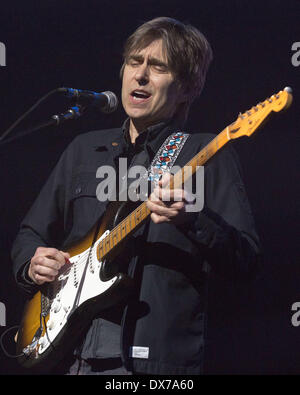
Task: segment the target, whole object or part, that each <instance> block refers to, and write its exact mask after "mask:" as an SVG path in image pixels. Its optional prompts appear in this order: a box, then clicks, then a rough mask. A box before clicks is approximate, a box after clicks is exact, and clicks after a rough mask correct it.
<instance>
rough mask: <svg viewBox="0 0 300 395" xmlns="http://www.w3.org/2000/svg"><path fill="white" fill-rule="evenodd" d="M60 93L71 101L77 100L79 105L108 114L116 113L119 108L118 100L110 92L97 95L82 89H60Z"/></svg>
mask: <svg viewBox="0 0 300 395" xmlns="http://www.w3.org/2000/svg"><path fill="white" fill-rule="evenodd" d="M58 92H62V93H64V94H65V95H66V96H67V97H69V98H71V99H72V98H75V99H76V102H77V103H79V104H83V105H87V106H88V105H92V106H95V107H99V108H100V110H101V111H102V112H105V113H107V114H108V113H111V112H113V111H115V110H116V109H117V107H118V98H117V96H116V95H115V94H114V93H113V92H110V91H105V92H101V93H97V92H93V91H87V90H81V89H73V88H58Z"/></svg>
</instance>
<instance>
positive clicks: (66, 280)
mask: <svg viewBox="0 0 300 395" xmlns="http://www.w3.org/2000/svg"><path fill="white" fill-rule="evenodd" d="M108 234H109V230H107V231H106V232H105V233H103V235H102V236H101V237H100V239H98V240H97V242H96V243H95V244H94V245H93V247H92V250H91V248H89V249H87V250H85V251H84V252H82V253H81V254H79V255H75V256H73V257H72V258H70V262H71V264H70V266H69V268H66V269H65V271H64V272H63V273H61V274H60V275H59V276H58V278H57V280H56V281H54V282H53V283H50V285H49V286H53V290H54V295H56V296H55V298H54V300H53V302H52V305H51V309H50V313H49V320H48V322H47V333H45V334H44V336H42V337H41V338H40V339H39V342H38V343H39V348H38V353H39V354H42V353H44V352H45V351H46V350H47V349H48V347H49V346H50V344H51V343H52V342H53V341H54V340H55V339H56V337H57V336H58V335H59V333H60V332H61V330H62V329H63V328H64V326H65V325H66V323H67V320H68V315H69V313H70V311H71V310H72V308H73V305H74V301H75V298H76V295H77V291H78V288H79V284H80V281H81V278H82V276H83V272H84V268H85V266H86V262H87V259H89V262H88V267H87V270H86V273H85V277H84V282H83V286H82V288H81V292H80V297H79V300H78V301H77V303H76V308H78V307H79V306H80V305H81V304H82V303H84V302H86V301H87V300H89V299H91V298H93V297H95V296H97V295H100V294H102V293H104V292H105V291H106V290H107V289H108V288H110V287H111V286H112V285H113V284H114V282H115V281H116V279H117V277H113V278H112V279H111V280H108V281H105V282H103V281H101V279H100V277H99V272H100V268H101V265H102V263H101V262H99V261H98V259H97V245H98V244H99V242H100V241H101V240H103V239H104V238H105V237H106V236H107V235H108ZM90 250H91V251H90ZM89 254H90V256H89Z"/></svg>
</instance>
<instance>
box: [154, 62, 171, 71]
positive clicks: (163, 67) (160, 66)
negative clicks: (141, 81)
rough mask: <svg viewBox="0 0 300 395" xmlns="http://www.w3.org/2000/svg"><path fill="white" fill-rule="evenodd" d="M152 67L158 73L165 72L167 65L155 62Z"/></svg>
mask: <svg viewBox="0 0 300 395" xmlns="http://www.w3.org/2000/svg"><path fill="white" fill-rule="evenodd" d="M153 68H154V69H155V70H156V71H159V72H160V73H166V72H167V71H168V68H167V66H164V65H159V64H156V65H153Z"/></svg>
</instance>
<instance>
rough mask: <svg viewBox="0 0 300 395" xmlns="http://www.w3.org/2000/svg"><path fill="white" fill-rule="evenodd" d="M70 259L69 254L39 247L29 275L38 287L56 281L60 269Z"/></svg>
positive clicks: (32, 259) (33, 258)
mask: <svg viewBox="0 0 300 395" xmlns="http://www.w3.org/2000/svg"><path fill="white" fill-rule="evenodd" d="M69 258H70V254H69V253H68V252H64V251H59V250H57V249H56V248H47V247H38V248H37V249H36V251H35V254H34V256H33V257H32V258H31V261H30V265H29V269H28V275H29V277H30V278H31V279H32V281H34V282H35V283H36V284H38V285H41V284H44V283H45V282H51V281H54V280H55V278H56V276H57V275H58V272H59V270H60V268H61V267H62V266H64V265H65V263H66V261H67V260H68V259H69Z"/></svg>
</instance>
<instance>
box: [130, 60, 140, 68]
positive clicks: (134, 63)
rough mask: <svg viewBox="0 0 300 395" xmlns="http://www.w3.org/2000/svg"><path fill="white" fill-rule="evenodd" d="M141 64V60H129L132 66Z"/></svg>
mask: <svg viewBox="0 0 300 395" xmlns="http://www.w3.org/2000/svg"><path fill="white" fill-rule="evenodd" d="M139 64H140V62H139V61H137V60H130V61H129V65H130V66H133V67H134V66H138V65H139Z"/></svg>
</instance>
